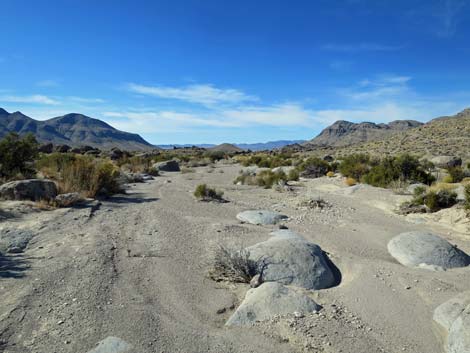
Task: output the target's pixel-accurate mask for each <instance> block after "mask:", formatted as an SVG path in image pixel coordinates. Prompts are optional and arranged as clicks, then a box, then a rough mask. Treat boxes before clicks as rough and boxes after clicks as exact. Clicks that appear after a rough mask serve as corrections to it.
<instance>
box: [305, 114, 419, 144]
mask: <svg viewBox="0 0 470 353" xmlns="http://www.w3.org/2000/svg"><path fill="white" fill-rule="evenodd" d="M421 125H423V123H420V122H419V121H415V120H396V121H392V122H391V123H389V124H376V123H371V122H363V123H352V122H350V121H344V120H339V121H337V122H335V123H334V124H332V125H330V126H328V127H327V128H325V129H324V130H323V131H322V132H321V133H320V134H319V135H318V136H317V137H315V138H314V139H313V140H310V141H308V142H306V143H305V145H307V146H334V147H340V146H350V145H355V144H358V143H361V142H369V141H376V140H380V139H383V138H385V137H387V136H390V135H392V134H394V133H396V132H403V131H405V130H408V129H412V128H415V127H418V126H421Z"/></svg>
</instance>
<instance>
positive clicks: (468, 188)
mask: <svg viewBox="0 0 470 353" xmlns="http://www.w3.org/2000/svg"><path fill="white" fill-rule="evenodd" d="M464 195H465V208H466V209H470V184H467V185H465V187H464Z"/></svg>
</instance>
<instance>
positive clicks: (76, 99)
mask: <svg viewBox="0 0 470 353" xmlns="http://www.w3.org/2000/svg"><path fill="white" fill-rule="evenodd" d="M67 99H68V100H70V101H72V102H76V103H105V102H106V101H105V100H104V99H101V98H84V97H77V96H69V97H67Z"/></svg>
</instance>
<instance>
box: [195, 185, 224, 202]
mask: <svg viewBox="0 0 470 353" xmlns="http://www.w3.org/2000/svg"><path fill="white" fill-rule="evenodd" d="M223 195H224V193H223V192H221V191H217V190H215V189H212V188H210V187H208V186H207V185H206V184H199V185H198V186H196V190H195V191H194V196H195V197H196V198H197V199H199V200H201V201H219V202H220V201H223V198H222V196H223Z"/></svg>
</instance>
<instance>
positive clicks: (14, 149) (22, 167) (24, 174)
mask: <svg viewBox="0 0 470 353" xmlns="http://www.w3.org/2000/svg"><path fill="white" fill-rule="evenodd" d="M37 155H38V143H37V141H36V139H35V138H34V136H33V135H32V134H28V135H26V136H24V137H20V136H19V135H18V134H16V133H9V134H8V135H6V136H5V137H4V138H3V139H2V140H1V141H0V179H4V180H11V179H14V178H31V177H33V176H34V175H35V174H36V172H35V170H34V168H33V162H34V159H35V158H36V157H37Z"/></svg>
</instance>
